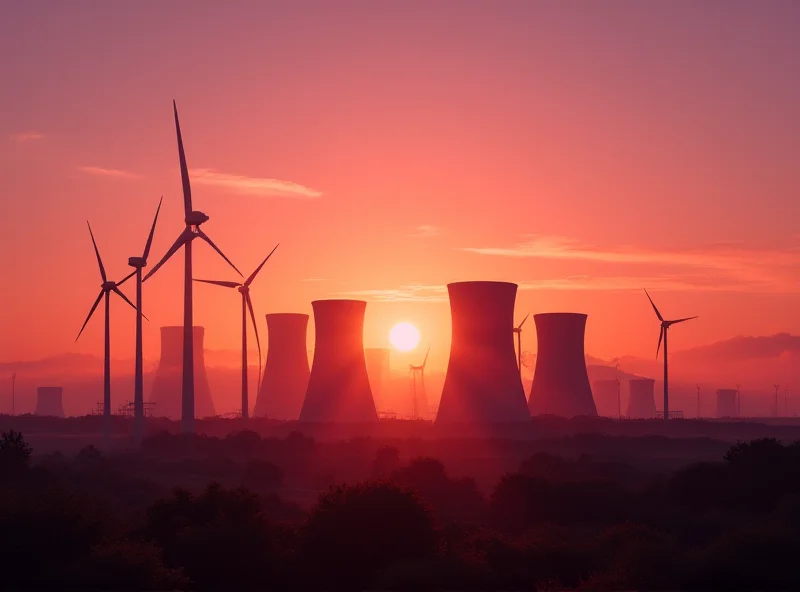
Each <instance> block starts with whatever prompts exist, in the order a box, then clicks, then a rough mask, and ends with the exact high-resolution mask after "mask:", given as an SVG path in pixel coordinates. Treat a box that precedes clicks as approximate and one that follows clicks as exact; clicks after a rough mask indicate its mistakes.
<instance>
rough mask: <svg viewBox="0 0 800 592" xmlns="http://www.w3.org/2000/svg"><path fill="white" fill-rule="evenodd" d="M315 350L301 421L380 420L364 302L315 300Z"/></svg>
mask: <svg viewBox="0 0 800 592" xmlns="http://www.w3.org/2000/svg"><path fill="white" fill-rule="evenodd" d="M311 306H312V308H313V309H314V326H315V339H314V341H315V347H314V361H313V362H312V364H311V376H310V378H309V380H308V389H307V390H306V396H305V400H304V401H303V407H302V410H301V411H300V421H304V422H373V421H378V413H377V411H376V410H375V402H374V400H373V398H372V390H371V388H370V384H369V377H368V375H367V364H366V359H365V356H364V313H365V312H366V308H367V303H366V302H364V301H363V300H315V301H314V302H312V303H311Z"/></svg>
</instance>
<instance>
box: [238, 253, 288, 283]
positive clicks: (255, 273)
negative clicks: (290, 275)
mask: <svg viewBox="0 0 800 592" xmlns="http://www.w3.org/2000/svg"><path fill="white" fill-rule="evenodd" d="M279 246H280V243H278V244H277V245H275V249H277V248H278V247H279ZM275 249H272V250H271V251H270V252H269V255H267V256H266V258H265V259H264V260H263V261H262V262H261V265H259V266H258V267H257V268H256V270H255V271H254V272H253V273H251V274H250V277H249V278H247V281H245V283H244V285H245V286H249V285H250V284H251V283H252V282H253V280H254V279H256V276H257V275H258V272H259V271H261V268H262V267H264V264H265V263H266V262H267V261H269V258H270V257H272V254H273V253H274V252H275Z"/></svg>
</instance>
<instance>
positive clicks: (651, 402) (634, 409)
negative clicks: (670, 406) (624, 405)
mask: <svg viewBox="0 0 800 592" xmlns="http://www.w3.org/2000/svg"><path fill="white" fill-rule="evenodd" d="M655 385H656V381H655V380H653V379H652V378H632V379H630V380H629V381H628V391H629V397H628V410H627V411H626V412H625V415H627V416H628V417H629V418H631V419H653V418H654V417H655V416H656V398H655Z"/></svg>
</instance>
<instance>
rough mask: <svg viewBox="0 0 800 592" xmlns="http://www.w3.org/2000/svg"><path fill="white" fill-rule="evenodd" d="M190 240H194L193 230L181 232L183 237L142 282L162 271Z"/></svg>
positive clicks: (179, 238)
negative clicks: (163, 266) (162, 267)
mask: <svg viewBox="0 0 800 592" xmlns="http://www.w3.org/2000/svg"><path fill="white" fill-rule="evenodd" d="M190 240H192V231H191V230H184V231H183V232H181V235H180V236H179V237H178V238H177V239H176V240H175V242H174V243H172V246H171V247H170V248H169V251H167V254H166V255H164V256H163V257H162V258H161V261H159V262H158V263H156V266H155V267H154V268H153V269H151V270H150V271H149V272H148V273H147V275H146V276H144V279H142V282H146V281H147V279H148V278H149V277H150V276H152V275H153V274H154V273H155V272H157V271H158V270H159V269H161V266H162V265H164V264H165V263H166V262H167V261H168V260H169V258H170V257H172V256H173V255H174V254H175V253H177V252H178V249H180V248H181V247H182V246H183V245H184V244H186V243H187V242H188V241H190Z"/></svg>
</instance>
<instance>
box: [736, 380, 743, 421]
mask: <svg viewBox="0 0 800 592" xmlns="http://www.w3.org/2000/svg"><path fill="white" fill-rule="evenodd" d="M741 388H742V385H741V384H737V385H736V417H741V416H742V393H741Z"/></svg>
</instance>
